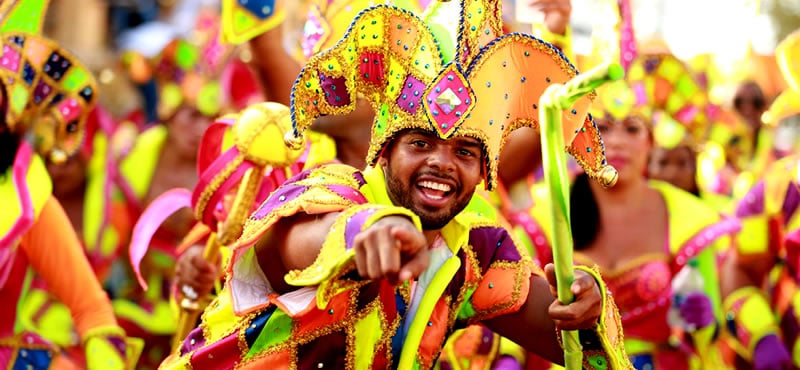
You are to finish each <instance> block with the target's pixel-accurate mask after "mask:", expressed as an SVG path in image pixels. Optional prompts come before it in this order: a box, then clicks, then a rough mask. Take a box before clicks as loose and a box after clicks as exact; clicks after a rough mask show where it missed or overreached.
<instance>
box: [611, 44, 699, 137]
mask: <svg viewBox="0 0 800 370" xmlns="http://www.w3.org/2000/svg"><path fill="white" fill-rule="evenodd" d="M626 78H627V80H628V82H629V84H630V86H631V88H632V89H633V91H634V93H635V95H636V96H637V97H639V100H644V101H646V104H647V105H649V106H650V107H651V108H652V110H653V137H654V139H655V142H656V145H658V146H661V147H665V148H674V147H676V146H678V145H689V146H692V147H695V146H697V145H698V144H700V143H702V142H703V141H704V140H705V138H706V131H707V128H708V121H709V120H708V116H707V112H706V109H707V106H708V95H707V92H706V90H705V88H704V87H703V86H701V84H700V83H698V81H697V80H696V77H695V75H694V74H693V73H692V72H691V70H690V69H689V67H688V66H687V65H686V64H684V63H683V62H682V61H680V60H679V59H678V58H676V57H675V56H673V55H671V54H645V55H640V56H639V58H637V59H636V60H635V61H634V62H633V63H632V64H631V66H630V68H629V70H628V75H627V77H626Z"/></svg>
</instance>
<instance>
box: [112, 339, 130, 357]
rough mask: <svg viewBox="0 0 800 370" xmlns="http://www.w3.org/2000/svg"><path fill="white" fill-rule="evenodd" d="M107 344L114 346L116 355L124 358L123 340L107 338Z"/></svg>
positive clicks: (124, 346) (124, 347)
mask: <svg viewBox="0 0 800 370" xmlns="http://www.w3.org/2000/svg"><path fill="white" fill-rule="evenodd" d="M108 342H109V343H111V345H112V346H114V349H115V350H117V354H119V355H120V357H122V358H125V355H126V352H127V350H126V348H127V346H126V345H125V340H124V339H122V338H120V337H108Z"/></svg>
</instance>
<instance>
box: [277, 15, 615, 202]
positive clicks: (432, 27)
mask: <svg viewBox="0 0 800 370" xmlns="http://www.w3.org/2000/svg"><path fill="white" fill-rule="evenodd" d="M501 5H502V4H501V2H500V1H497V0H483V1H480V0H466V1H449V2H441V1H440V2H433V3H431V7H432V8H430V7H429V9H428V11H427V17H426V20H427V21H428V22H427V24H426V22H424V21H423V20H421V19H420V18H418V17H417V16H416V15H414V14H412V13H411V12H409V11H407V10H404V9H400V8H396V7H391V6H386V5H379V6H375V7H372V8H369V9H367V10H364V11H363V12H361V13H360V14H359V15H358V16H357V17H356V18H355V19H354V20H353V22H352V24H351V26H350V29H349V30H348V32H347V33H346V34H345V35H344V37H343V38H342V39H341V40H339V41H338V43H336V45H335V46H333V47H332V48H331V49H328V50H326V51H323V52H321V53H319V54H317V55H315V56H314V57H312V58H311V60H310V61H309V62H308V64H307V65H306V67H305V68H304V69H303V71H302V72H301V73H300V76H299V77H298V79H297V81H296V82H295V85H294V87H293V90H292V119H293V124H294V131H293V134H292V135H291V136H290V137H289V138H287V139H288V141H289V142H290V143H292V142H293V141H294V142H295V143H296V142H297V141H298V140H299V139H300V138H301V137H302V133H303V131H305V130H306V128H308V126H309V125H310V124H311V123H312V121H313V120H314V119H315V118H317V117H319V116H322V115H328V114H345V113H348V112H351V111H352V110H353V109H354V108H355V102H356V94H361V95H363V96H364V97H365V98H366V99H368V100H369V101H370V102H371V103H372V105H373V107H374V108H375V111H376V118H375V122H374V124H373V127H372V138H371V142H370V150H369V153H368V157H367V162H368V163H369V164H371V165H374V164H375V162H376V160H377V158H378V157H379V155H380V153H381V151H382V150H383V148H384V147H385V146H386V144H387V143H388V142H389V141H391V140H392V138H393V137H394V135H396V134H397V133H398V132H400V131H401V130H404V129H410V128H421V129H425V130H429V131H431V132H435V133H436V134H437V135H438V136H439V137H440V138H442V139H448V138H451V137H454V136H471V137H474V138H477V139H478V140H480V141H481V143H482V144H483V151H484V154H485V157H486V161H485V176H486V186H487V188H488V189H493V188H494V187H495V185H496V181H497V180H496V174H497V162H498V158H499V155H500V151H501V150H502V147H503V144H504V141H505V138H506V137H507V135H508V134H509V133H510V132H511V131H513V130H514V129H516V128H519V127H521V126H531V127H537V126H538V101H539V97H540V95H541V94H542V92H543V91H544V89H545V88H546V87H547V86H549V85H550V84H553V83H564V82H566V81H568V80H570V79H571V78H572V77H574V76H575V75H577V73H578V71H577V70H576V69H575V67H574V66H573V65H572V64H571V63H570V62H569V61H568V60H567V59H566V58H565V57H564V56H563V55H562V54H561V53H560V52H559V51H558V50H557V49H555V48H554V47H552V46H551V45H550V44H548V43H546V42H544V41H541V40H539V39H537V38H534V37H532V36H530V35H525V34H517V33H515V34H507V35H503V36H501V32H502V31H501V27H502V18H501V15H500V8H501ZM590 104H591V97H584V98H582V99H580V100H578V101H577V102H576V103H575V104H574V106H573V109H571V110H569V111H567V112H566V113H565V114H564V119H563V122H564V123H565V126H564V132H565V133H566V135H565V137H566V138H567V141H568V142H571V145H570V147H569V148H568V149H567V150H568V152H569V153H570V154H572V155H573V156H574V157H575V158H576V159H577V161H578V162H579V163H580V164H581V165H582V166H583V167H584V169H585V170H586V172H587V173H588V174H589V175H590V176H592V177H595V178H599V176H598V175H599V173H600V172H601V170H602V169H603V167H604V166H605V156H604V153H603V145H602V141H601V139H600V135H599V133H598V132H597V128H596V126H595V125H594V122H593V121H592V120H591V118H590V117H587V111H588V109H589V105H590Z"/></svg>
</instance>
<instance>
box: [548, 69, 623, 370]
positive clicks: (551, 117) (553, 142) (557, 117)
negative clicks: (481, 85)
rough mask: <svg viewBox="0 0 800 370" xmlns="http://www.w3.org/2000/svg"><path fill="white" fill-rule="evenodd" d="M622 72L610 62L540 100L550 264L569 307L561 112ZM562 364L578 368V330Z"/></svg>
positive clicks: (568, 340)
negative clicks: (548, 199)
mask: <svg viewBox="0 0 800 370" xmlns="http://www.w3.org/2000/svg"><path fill="white" fill-rule="evenodd" d="M624 73H625V71H624V70H623V69H622V67H621V66H620V65H619V64H616V63H611V64H606V65H602V66H599V67H596V68H594V69H592V70H589V71H588V72H586V73H582V74H580V75H578V76H576V77H575V78H573V79H572V80H570V81H569V82H567V83H566V84H564V85H561V84H553V85H551V86H549V87H548V88H547V90H545V92H544V94H542V97H541V98H540V100H539V105H540V106H541V107H542V109H541V111H540V113H539V122H540V125H541V132H542V153H543V156H542V157H543V159H544V160H543V162H544V163H543V166H544V179H545V182H546V183H547V188H548V190H549V192H550V196H551V197H552V199H553V206H552V207H551V209H550V228H551V230H553V243H552V245H553V264H554V265H555V270H556V281H557V284H558V300H559V301H561V303H564V304H568V303H570V302H572V301H573V300H574V299H575V297H574V296H573V294H572V292H571V291H570V286H571V285H572V282H573V281H574V280H575V277H574V273H573V268H572V263H573V262H572V248H573V245H572V235H571V233H570V215H569V180H568V177H567V159H566V154H565V153H564V135H563V134H562V131H561V130H562V127H561V114H562V111H564V110H566V109H570V108H571V107H572V104H573V103H574V102H575V101H576V100H578V99H579V98H580V97H582V96H584V95H586V94H589V93H591V92H592V91H593V90H594V89H596V88H597V87H599V86H600V85H602V84H604V83H606V82H610V81H613V80H618V79H621V78H622V77H623V75H624ZM561 337H562V339H563V343H564V364H565V367H566V369H567V370H572V369H581V368H582V363H583V352H582V351H581V344H580V340H579V338H578V332H577V331H562V333H561Z"/></svg>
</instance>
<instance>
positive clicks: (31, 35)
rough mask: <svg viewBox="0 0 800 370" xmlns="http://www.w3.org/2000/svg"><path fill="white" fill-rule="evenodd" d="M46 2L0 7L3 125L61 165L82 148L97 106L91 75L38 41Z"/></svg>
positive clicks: (55, 46) (66, 55)
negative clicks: (91, 117) (29, 141)
mask: <svg viewBox="0 0 800 370" xmlns="http://www.w3.org/2000/svg"><path fill="white" fill-rule="evenodd" d="M47 5H48V1H46V0H39V1H4V2H3V3H2V4H0V17H2V21H1V22H2V25H0V37H2V41H0V42H1V43H2V48H3V50H2V57H0V79H2V85H3V88H4V89H5V97H6V99H7V101H6V102H5V104H4V106H5V108H6V111H5V115H6V116H5V123H6V126H8V128H9V129H10V130H11V131H12V132H16V133H18V134H20V135H24V136H26V138H27V139H28V140H31V141H32V143H33V146H34V147H35V148H36V150H37V151H38V152H39V153H40V154H42V155H44V156H47V157H49V158H50V159H51V160H53V161H55V162H63V161H65V160H66V159H67V158H68V157H69V156H70V155H72V154H74V153H75V152H76V151H78V150H79V149H80V147H81V143H82V141H83V139H84V128H85V126H86V117H87V115H88V113H89V111H91V109H92V107H93V106H94V104H95V101H96V91H97V87H96V83H95V80H94V77H93V76H92V74H91V72H89V70H88V68H86V67H85V66H84V65H83V64H82V63H80V61H78V60H77V58H75V57H74V56H73V55H71V54H70V53H69V52H67V51H66V50H64V49H63V48H61V47H60V46H59V45H58V44H57V43H55V42H53V41H51V40H48V39H46V38H44V37H41V36H38V34H39V33H40V32H41V24H42V18H43V16H44V14H45V13H46V9H47Z"/></svg>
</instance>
